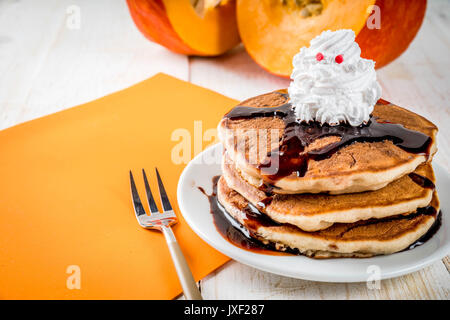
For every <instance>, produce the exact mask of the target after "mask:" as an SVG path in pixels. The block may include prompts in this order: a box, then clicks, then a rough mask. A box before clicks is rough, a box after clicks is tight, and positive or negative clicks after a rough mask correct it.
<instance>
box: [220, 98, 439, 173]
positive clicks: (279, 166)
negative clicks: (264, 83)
mask: <svg viewBox="0 0 450 320" xmlns="http://www.w3.org/2000/svg"><path fill="white" fill-rule="evenodd" d="M280 94H281V93H280ZM381 103H387V102H386V101H384V100H382V101H381ZM225 117H226V118H228V119H230V120H241V119H251V118H260V117H277V118H280V119H282V120H283V121H284V123H285V129H284V134H283V136H282V138H281V141H280V146H279V149H278V150H275V151H272V152H270V153H269V154H268V155H267V158H266V160H265V161H263V162H262V163H261V164H259V166H258V169H259V170H260V172H261V175H262V176H263V177H265V178H267V179H268V180H269V181H277V180H279V179H281V178H283V177H286V176H289V175H291V174H293V173H294V174H296V175H297V176H299V177H303V176H304V175H305V174H306V172H307V170H308V161H309V160H310V159H313V160H316V161H320V160H324V159H327V158H330V157H331V156H332V155H333V154H334V153H336V152H337V151H339V150H340V149H341V148H343V147H345V146H348V145H350V144H352V143H354V142H378V141H384V140H390V141H392V143H394V144H395V145H396V146H398V147H399V148H401V149H403V150H405V151H407V152H410V153H415V154H424V155H428V154H429V148H430V145H431V142H432V139H431V138H430V137H429V136H427V135H425V134H423V133H421V132H419V131H415V130H410V129H407V128H405V127H404V126H402V125H401V124H395V123H390V122H383V121H378V120H377V119H376V118H375V117H374V116H371V117H370V120H369V122H368V123H367V124H365V125H361V126H358V127H354V126H350V125H348V124H339V125H336V126H329V125H328V124H324V125H321V124H320V123H318V122H310V123H303V122H302V123H299V122H298V121H296V119H295V113H294V111H293V109H292V106H291V104H290V103H286V104H283V105H281V106H277V107H269V108H256V107H246V106H237V107H235V108H233V109H232V110H231V111H230V112H228V113H227V114H226V115H225ZM330 136H335V137H339V138H340V141H338V142H335V143H331V144H329V145H327V146H325V147H323V148H320V149H316V150H311V151H308V152H304V150H305V148H306V147H307V146H308V145H310V144H312V143H313V142H314V141H316V140H317V139H321V138H325V137H330ZM267 179H266V180H267Z"/></svg>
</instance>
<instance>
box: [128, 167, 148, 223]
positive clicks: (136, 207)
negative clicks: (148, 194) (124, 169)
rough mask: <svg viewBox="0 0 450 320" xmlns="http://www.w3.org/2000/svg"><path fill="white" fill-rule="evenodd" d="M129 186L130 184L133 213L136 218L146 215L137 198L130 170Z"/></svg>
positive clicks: (137, 194)
mask: <svg viewBox="0 0 450 320" xmlns="http://www.w3.org/2000/svg"><path fill="white" fill-rule="evenodd" d="M130 184H131V197H132V198H133V206H134V212H135V213H136V217H138V218H139V216H142V215H146V213H145V209H144V206H143V205H142V202H141V199H140V198H139V193H138V192H137V189H136V184H135V183H134V179H133V174H132V173H131V170H130Z"/></svg>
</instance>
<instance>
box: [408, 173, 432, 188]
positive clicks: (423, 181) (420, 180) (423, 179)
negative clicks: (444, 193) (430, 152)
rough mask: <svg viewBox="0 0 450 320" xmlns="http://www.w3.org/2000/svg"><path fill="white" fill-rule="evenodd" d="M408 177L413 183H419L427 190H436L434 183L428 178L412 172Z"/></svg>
mask: <svg viewBox="0 0 450 320" xmlns="http://www.w3.org/2000/svg"><path fill="white" fill-rule="evenodd" d="M408 176H409V177H410V178H411V180H412V181H414V182H415V183H417V184H418V185H419V186H421V187H422V188H427V189H432V190H434V189H435V188H436V186H435V185H434V183H433V181H431V180H430V179H428V178H427V177H424V176H421V175H420V174H417V173H415V172H411V173H410V174H409V175H408Z"/></svg>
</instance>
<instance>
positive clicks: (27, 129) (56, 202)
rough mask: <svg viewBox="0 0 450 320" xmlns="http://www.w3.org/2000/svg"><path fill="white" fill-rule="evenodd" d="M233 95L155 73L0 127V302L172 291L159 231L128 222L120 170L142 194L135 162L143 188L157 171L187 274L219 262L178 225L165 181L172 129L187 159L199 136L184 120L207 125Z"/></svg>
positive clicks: (175, 169) (172, 189) (172, 179)
mask: <svg viewBox="0 0 450 320" xmlns="http://www.w3.org/2000/svg"><path fill="white" fill-rule="evenodd" d="M235 102H236V101H234V100H232V99H229V98H226V97H224V96H222V95H220V94H217V93H215V92H212V91H209V90H206V89H204V88H200V87H197V86H195V85H192V84H190V83H187V82H184V81H181V80H177V79H175V78H172V77H170V76H167V75H164V74H158V75H156V76H154V77H153V78H150V79H148V80H146V81H144V82H141V83H139V84H137V85H135V86H133V87H131V88H128V89H125V90H123V91H120V92H117V93H114V94H111V95H109V96H106V97H103V98H101V99H98V100H96V101H93V102H90V103H87V104H84V105H81V106H78V107H75V108H71V109H68V110H65V111H62V112H59V113H56V114H52V115H50V116H47V117H44V118H40V119H37V120H34V121H30V122H26V123H23V124H20V125H18V126H15V127H12V128H9V129H6V130H3V131H1V132H0V275H1V276H0V299H172V298H174V297H176V296H177V295H178V294H180V293H181V287H180V285H179V282H178V278H177V275H176V273H175V269H174V267H173V265H172V261H171V258H170V254H169V251H168V249H167V247H166V243H165V240H164V237H163V235H162V234H161V233H159V232H158V231H150V230H144V229H142V228H141V227H139V226H138V223H137V221H136V218H135V216H134V212H133V207H132V203H131V196H130V190H129V188H130V186H129V175H128V172H129V170H130V169H132V170H133V172H134V173H135V178H136V181H137V185H138V188H139V191H140V194H141V198H143V196H144V187H143V181H142V176H141V171H140V170H141V168H145V169H146V171H147V174H148V175H149V176H150V177H149V178H150V184H151V187H152V190H154V194H155V193H157V190H158V189H157V184H156V179H155V175H154V167H155V166H157V167H158V169H159V171H160V173H161V176H162V178H163V181H164V184H165V186H166V189H167V191H168V194H169V198H170V200H171V202H172V205H174V210H175V212H176V213H177V216H178V217H179V220H180V221H179V223H178V224H177V225H176V226H174V232H175V235H176V237H177V238H178V241H179V243H180V246H181V248H182V250H183V252H184V254H185V256H186V259H187V260H188V263H189V266H190V267H191V269H192V271H193V274H194V277H195V278H196V280H199V279H201V278H202V277H204V276H206V275H207V274H208V273H210V272H212V271H213V270H214V269H216V268H217V267H219V266H221V265H222V264H223V263H225V262H226V261H228V258H227V257H225V256H224V255H222V254H221V253H219V252H217V251H215V250H214V249H213V248H211V247H210V246H208V245H207V244H206V243H205V242H203V241H202V240H201V239H200V238H199V237H198V236H197V235H196V234H195V233H194V232H193V231H192V230H191V229H190V228H189V226H188V225H187V223H186V222H185V221H184V219H183V217H182V215H181V213H180V211H179V210H178V207H177V202H176V187H177V183H178V178H179V176H180V174H181V171H182V170H183V167H184V165H185V164H175V163H173V161H172V159H171V152H172V149H173V147H174V146H175V145H176V144H178V143H179V141H173V139H172V133H173V132H174V130H177V129H181V130H183V129H187V130H188V131H189V132H190V134H191V142H192V143H191V145H192V146H191V151H192V156H193V153H194V144H195V143H194V139H197V141H196V142H197V143H196V144H195V145H196V148H199V147H198V146H199V144H198V143H199V142H200V143H201V135H200V138H199V136H198V132H197V133H196V134H197V135H195V134H194V121H196V120H201V121H202V123H201V125H202V129H201V131H202V132H204V131H206V130H207V129H210V128H215V127H216V125H217V123H218V122H219V120H220V118H221V117H222V115H223V114H224V113H225V112H226V111H227V110H229V109H230V108H231V107H232V106H233V105H234V104H235ZM197 124H198V123H197ZM197 131H199V129H198V125H197ZM200 134H201V132H200ZM175 140H176V139H175ZM203 144H205V145H204V146H203V147H206V143H205V142H203ZM197 151H198V149H197ZM143 200H144V199H143ZM157 202H158V205H159V198H157ZM78 286H79V289H78Z"/></svg>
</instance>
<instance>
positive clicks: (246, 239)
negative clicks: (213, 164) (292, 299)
mask: <svg viewBox="0 0 450 320" xmlns="http://www.w3.org/2000/svg"><path fill="white" fill-rule="evenodd" d="M219 178H220V176H215V177H214V178H213V180H212V182H213V192H212V194H210V195H208V194H207V193H206V192H205V190H204V189H203V188H202V187H198V189H199V190H200V191H201V192H202V193H203V194H204V195H205V196H206V197H207V198H208V201H209V205H210V212H211V214H212V216H213V220H214V225H215V226H216V229H217V231H218V232H219V233H220V234H221V235H222V237H223V238H224V239H226V240H227V241H229V242H230V243H232V244H233V245H235V246H237V247H239V248H241V249H245V250H249V251H254V252H259V253H265V254H277V253H278V251H277V250H276V249H275V246H274V245H273V244H271V243H268V244H264V243H262V242H261V241H259V240H257V239H255V238H254V237H253V236H254V235H253V232H252V231H251V230H250V229H249V228H246V227H244V226H243V225H242V224H240V223H239V222H238V221H236V220H235V219H234V218H233V217H232V216H231V215H230V214H229V213H228V212H227V211H226V210H225V208H224V207H223V206H222V205H221V204H220V202H219V201H218V199H217V182H218V181H219ZM244 211H245V213H246V219H247V221H246V223H248V225H249V227H250V228H251V226H253V227H256V226H257V225H265V226H270V225H278V224H277V223H276V222H275V221H273V220H271V219H270V218H269V217H267V216H266V215H265V214H263V213H261V212H260V211H259V210H258V209H257V208H256V207H254V206H252V205H248V206H247V207H246V208H245V209H244ZM287 252H289V253H292V254H298V251H297V250H288V251H287Z"/></svg>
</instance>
